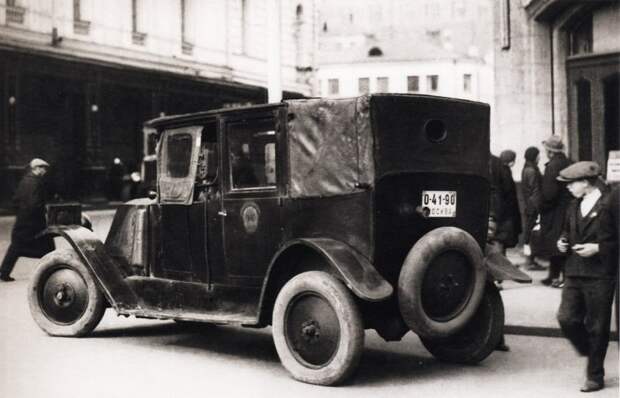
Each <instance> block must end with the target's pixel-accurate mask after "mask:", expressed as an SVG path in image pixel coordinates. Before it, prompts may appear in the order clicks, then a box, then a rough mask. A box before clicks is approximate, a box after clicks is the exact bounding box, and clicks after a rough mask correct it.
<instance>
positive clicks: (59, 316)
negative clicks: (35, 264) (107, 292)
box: [38, 267, 88, 325]
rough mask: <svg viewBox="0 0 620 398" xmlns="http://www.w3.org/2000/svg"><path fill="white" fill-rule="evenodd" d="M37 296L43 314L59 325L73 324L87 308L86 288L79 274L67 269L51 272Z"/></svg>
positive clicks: (61, 268) (62, 268) (57, 269)
mask: <svg viewBox="0 0 620 398" xmlns="http://www.w3.org/2000/svg"><path fill="white" fill-rule="evenodd" d="M38 295H39V302H40V305H41V310H42V312H43V314H45V316H46V317H47V318H48V319H49V320H51V321H52V322H55V323H57V324H60V325H67V324H72V323H74V322H75V321H77V320H78V319H80V317H81V316H82V314H84V312H85V311H86V308H87V307H88V286H87V285H86V282H85V281H84V279H83V278H82V277H81V276H80V274H78V273H77V272H76V271H74V270H73V269H71V268H68V267H58V268H56V269H53V270H51V271H50V273H49V274H48V275H47V277H46V278H45V279H44V282H43V283H42V284H41V286H40V287H39V292H38Z"/></svg>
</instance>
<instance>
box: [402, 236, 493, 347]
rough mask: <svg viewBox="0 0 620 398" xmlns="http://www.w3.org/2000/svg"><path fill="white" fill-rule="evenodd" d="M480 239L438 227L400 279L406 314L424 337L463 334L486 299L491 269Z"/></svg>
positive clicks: (420, 244) (413, 255)
mask: <svg viewBox="0 0 620 398" xmlns="http://www.w3.org/2000/svg"><path fill="white" fill-rule="evenodd" d="M483 259H484V258H483V255H482V250H481V249H480V246H479V245H478V243H477V242H476V240H475V239H474V238H473V237H472V236H471V235H470V234H469V233H467V232H466V231H464V230H462V229H460V228H455V227H441V228H436V229H434V230H432V231H430V232H428V233H427V234H426V235H424V236H423V237H422V238H421V239H420V240H418V242H416V244H415V245H414V246H413V247H412V248H411V250H410V251H409V254H407V257H406V258H405V262H404V263H403V267H402V269H401V271H400V276H399V278H398V302H399V307H400V312H401V315H402V317H403V319H404V320H405V322H406V323H407V325H408V326H409V328H410V329H411V330H412V331H413V332H414V333H416V334H418V335H419V336H421V337H426V338H439V337H447V336H450V335H452V334H454V333H456V332H458V331H459V330H461V329H462V328H463V327H464V326H465V325H466V324H467V323H468V322H469V320H470V319H471V318H472V317H473V316H474V314H475V313H476V310H477V308H478V305H479V304H480V301H481V299H482V296H483V294H484V286H485V281H486V268H485V266H484V262H483Z"/></svg>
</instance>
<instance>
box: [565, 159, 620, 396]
mask: <svg viewBox="0 0 620 398" xmlns="http://www.w3.org/2000/svg"><path fill="white" fill-rule="evenodd" d="M599 175H600V167H599V165H598V164H597V163H596V162H577V163H575V164H574V165H572V166H569V167H567V168H565V169H563V170H562V171H560V175H559V176H558V180H560V181H564V182H567V183H568V185H567V188H568V190H569V191H570V193H571V194H572V195H573V196H574V197H575V198H576V199H575V200H573V201H572V202H571V204H570V205H569V207H568V209H567V211H566V219H565V223H564V228H563V232H562V233H561V236H560V238H559V239H558V241H557V248H558V250H559V251H560V252H562V253H566V254H568V258H567V260H566V265H565V270H564V276H565V286H564V288H563V290H562V301H561V303H560V309H559V310H558V322H559V323H560V327H561V328H562V332H563V333H564V335H565V336H566V337H567V338H568V340H569V341H570V342H571V343H572V345H573V346H574V347H575V349H576V350H577V352H578V353H579V354H580V355H583V356H586V357H587V358H588V365H587V369H586V374H587V378H586V381H585V383H584V385H583V387H582V388H581V391H582V392H591V391H597V390H600V389H602V388H604V386H605V383H604V376H605V369H604V368H603V365H604V361H605V355H606V354H607V346H608V345H609V326H610V322H611V306H612V302H613V297H614V287H615V278H616V275H617V268H618V267H617V262H612V261H609V259H608V258H607V257H606V255H601V254H602V253H601V245H600V244H599V240H598V239H599V233H600V221H601V211H602V210H603V208H604V203H605V202H606V200H607V198H606V197H605V196H604V194H603V193H601V191H600V189H599V188H598V186H597V180H598V177H599Z"/></svg>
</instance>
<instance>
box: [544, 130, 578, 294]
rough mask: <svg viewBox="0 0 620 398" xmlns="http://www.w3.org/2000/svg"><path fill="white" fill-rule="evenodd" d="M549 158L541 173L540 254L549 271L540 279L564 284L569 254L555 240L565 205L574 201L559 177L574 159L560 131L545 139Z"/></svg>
mask: <svg viewBox="0 0 620 398" xmlns="http://www.w3.org/2000/svg"><path fill="white" fill-rule="evenodd" d="M542 144H543V147H544V148H545V151H546V154H547V158H548V159H549V161H548V162H547V164H545V171H544V173H543V177H542V187H541V188H542V203H541V206H540V233H541V236H542V238H543V239H542V242H541V243H542V244H541V248H540V250H539V253H538V255H540V256H541V257H546V258H548V259H549V275H548V276H547V277H546V278H545V279H543V280H542V281H541V282H542V283H543V284H544V285H552V286H553V287H561V286H562V281H561V277H560V274H561V273H562V270H563V268H564V262H565V260H566V256H565V255H564V254H562V253H560V252H558V250H557V248H556V245H555V243H556V242H557V240H558V237H559V236H560V233H561V232H562V225H563V223H564V214H565V213H566V207H567V206H568V204H569V203H570V201H571V196H570V194H569V193H568V192H567V191H566V189H564V188H565V186H566V183H565V182H562V181H558V180H557V177H558V175H559V173H560V170H562V169H564V168H566V167H568V166H569V165H570V164H571V161H570V160H568V158H567V157H566V155H564V144H563V143H562V139H561V138H560V137H559V136H557V135H552V136H551V137H549V138H547V139H546V140H545V141H543V142H542Z"/></svg>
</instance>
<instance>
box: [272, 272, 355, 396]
mask: <svg viewBox="0 0 620 398" xmlns="http://www.w3.org/2000/svg"><path fill="white" fill-rule="evenodd" d="M273 340H274V343H275V346H276V350H277V351H278V355H279V357H280V360H281V361H282V364H283V365H284V367H285V368H286V369H287V370H288V371H289V372H290V373H291V374H292V375H293V377H294V378H295V379H297V380H300V381H303V382H306V383H311V384H320V385H334V384H338V383H340V382H342V381H344V380H345V379H346V378H347V377H348V376H350V375H351V373H353V371H354V370H355V369H356V368H357V365H358V363H359V360H360V357H361V353H362V350H363V347H364V328H363V325H362V320H361V316H360V313H359V310H358V308H357V305H356V303H355V301H354V299H353V297H352V295H351V293H350V292H349V290H348V289H347V288H346V287H345V286H344V285H343V284H342V282H340V281H339V280H338V279H336V278H335V277H333V276H331V275H329V274H328V273H325V272H320V271H310V272H304V273H303V274H300V275H297V276H296V277H294V278H292V279H291V280H290V281H288V282H287V283H286V285H284V287H283V288H282V290H281V291H280V293H279V294H278V297H277V299H276V302H275V306H274V310H273Z"/></svg>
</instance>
